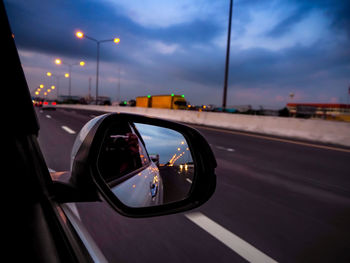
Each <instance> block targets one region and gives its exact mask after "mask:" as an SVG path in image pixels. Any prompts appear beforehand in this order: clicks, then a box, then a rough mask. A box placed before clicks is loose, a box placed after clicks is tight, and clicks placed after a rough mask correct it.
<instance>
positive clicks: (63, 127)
mask: <svg viewBox="0 0 350 263" xmlns="http://www.w3.org/2000/svg"><path fill="white" fill-rule="evenodd" d="M61 128H62V129H63V130H65V131H66V132H68V133H69V134H75V133H76V132H75V131H73V130H72V129H71V128H69V127H67V126H61Z"/></svg>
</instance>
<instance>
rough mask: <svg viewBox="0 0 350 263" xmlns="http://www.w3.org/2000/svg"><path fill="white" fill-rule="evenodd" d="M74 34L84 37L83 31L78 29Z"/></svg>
mask: <svg viewBox="0 0 350 263" xmlns="http://www.w3.org/2000/svg"><path fill="white" fill-rule="evenodd" d="M75 35H76V36H77V38H83V37H84V33H83V32H80V31H78V32H77V33H75Z"/></svg>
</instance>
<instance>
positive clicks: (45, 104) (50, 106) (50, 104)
mask: <svg viewBox="0 0 350 263" xmlns="http://www.w3.org/2000/svg"><path fill="white" fill-rule="evenodd" d="M56 105H57V102H56V101H54V100H43V101H42V106H41V107H42V109H43V110H56Z"/></svg>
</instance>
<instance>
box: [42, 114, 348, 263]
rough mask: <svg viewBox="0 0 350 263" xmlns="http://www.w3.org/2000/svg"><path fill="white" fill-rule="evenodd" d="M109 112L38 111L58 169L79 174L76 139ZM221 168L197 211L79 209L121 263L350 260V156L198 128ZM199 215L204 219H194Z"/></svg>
mask: <svg viewBox="0 0 350 263" xmlns="http://www.w3.org/2000/svg"><path fill="white" fill-rule="evenodd" d="M99 114H101V113H97V112H93V111H76V110H65V109H57V110H56V111H40V110H39V109H38V110H37V115H38V119H39V122H40V125H41V129H40V133H39V143H40V146H41V148H42V152H43V154H44V157H45V159H46V162H47V165H48V167H49V168H51V169H53V170H56V171H64V170H69V164H70V151H71V148H72V145H73V142H74V139H75V136H76V134H77V133H78V131H79V130H80V129H81V127H82V126H83V125H84V124H85V123H86V122H87V121H88V120H90V119H91V118H92V117H94V116H96V115H99ZM196 128H198V129H199V131H200V132H201V133H202V134H203V135H204V136H205V137H206V139H207V140H208V142H209V143H210V145H211V147H212V149H213V151H214V153H215V156H216V159H217V162H218V168H217V169H216V174H217V189H216V192H215V194H214V196H213V197H212V198H211V199H210V200H209V201H208V202H207V203H206V204H204V205H203V206H202V207H200V208H198V209H196V210H195V211H189V212H187V213H182V214H176V215H169V216H162V217H155V218H147V219H131V218H126V217H123V216H121V215H119V214H117V213H115V212H114V211H113V210H112V209H110V208H109V207H108V205H106V204H105V203H103V202H95V203H80V204H77V207H78V211H79V213H80V216H81V219H82V221H83V222H84V224H85V226H86V227H87V229H88V230H89V232H90V234H91V235H92V236H93V238H94V239H95V241H96V242H97V244H98V245H99V247H100V248H101V250H102V252H103V253H104V254H105V256H106V258H107V259H108V260H110V261H111V262H182V263H184V262H246V261H247V260H248V261H255V262H262V261H263V260H266V261H270V262H273V261H277V262H350V166H349V165H350V151H349V149H342V148H333V147H332V148H328V147H327V146H324V145H316V144H311V145H310V144H308V143H304V142H296V141H294V142H293V141H284V140H279V139H278V138H273V137H271V138H269V137H267V136H262V137H261V136H256V135H254V134H244V133H237V132H232V131H226V130H219V129H212V128H206V127H196ZM193 212H198V213H193Z"/></svg>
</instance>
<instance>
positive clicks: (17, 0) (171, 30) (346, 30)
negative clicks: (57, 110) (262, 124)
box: [5, 0, 350, 107]
mask: <svg viewBox="0 0 350 263" xmlns="http://www.w3.org/2000/svg"><path fill="white" fill-rule="evenodd" d="M5 5H6V7H7V11H8V15H9V18H10V23H11V27H12V31H13V32H14V34H15V40H16V43H17V45H18V48H19V52H20V57H21V60H22V65H23V67H24V70H25V73H26V77H27V81H28V84H29V87H30V88H31V89H32V90H34V89H35V88H36V87H37V86H38V85H39V84H41V83H43V84H44V85H46V86H48V85H50V84H52V83H53V82H52V83H50V79H49V78H48V77H46V72H47V71H50V72H53V73H54V74H57V75H63V74H64V73H65V72H66V71H67V68H66V67H65V66H64V65H62V66H60V67H59V66H56V65H55V64H54V59H55V58H58V57H59V58H61V59H62V60H63V61H65V62H68V63H75V62H78V61H80V60H85V61H86V66H85V67H84V68H81V67H78V66H77V67H74V68H73V73H72V94H73V95H86V94H87V93H88V85H89V80H88V79H89V77H91V78H92V86H91V88H92V91H91V92H92V94H94V92H95V70H96V44H95V43H93V42H92V41H89V40H87V39H77V38H76V37H75V35H74V33H75V32H76V31H77V30H82V31H83V32H84V33H86V34H87V35H90V36H92V37H94V38H96V39H109V38H113V37H119V38H120V39H121V42H120V43H119V44H118V45H115V44H114V43H113V42H109V43H104V44H102V46H101V64H100V95H107V96H110V97H112V99H113V100H115V99H117V98H118V90H117V87H118V83H119V72H120V87H121V92H120V93H121V99H132V98H135V97H136V96H140V95H146V94H154V95H155V94H170V93H175V94H185V96H186V98H187V100H189V101H190V102H191V103H194V104H216V105H220V104H221V100H222V89H223V80H224V64H225V52H226V36H227V23H228V7H229V1H211V0H202V1H199V0H198V1H197V0H195V1H188V0H176V1H153V0H152V1H147V0H146V1H141V0H137V1H127V0H122V1H116V0H77V1H63V0H56V1H39V0H37V1H35V0H32V1H21V0H12V1H11V0H7V1H5ZM349 14H350V4H349V2H348V1H340V0H339V1H331V0H329V1H326V0H322V1H300V0H295V1H281V0H274V1H262V0H259V1H258V0H247V1H243V0H241V1H238V0H237V1H234V8H233V22H232V39H231V58H230V75H229V90H228V105H247V104H251V105H253V106H254V107H258V106H259V105H263V106H265V107H281V106H283V105H285V103H286V102H288V101H290V98H289V94H290V93H291V92H293V93H294V94H295V96H294V98H293V100H294V101H297V102H306V101H308V102H342V103H345V102H346V97H347V87H348V86H349V85H350V48H349V47H350V41H349V39H350V18H349V17H350V16H349ZM67 87H68V81H67V79H64V78H61V79H60V93H61V94H67ZM51 96H53V95H51Z"/></svg>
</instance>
